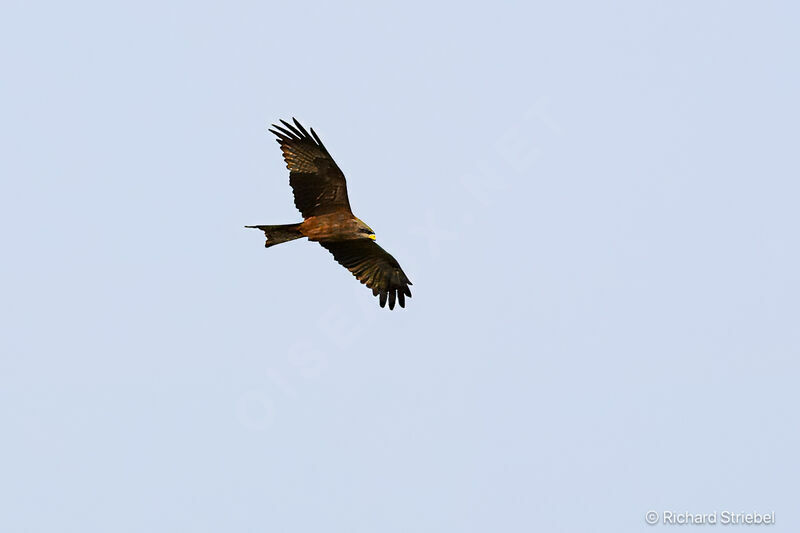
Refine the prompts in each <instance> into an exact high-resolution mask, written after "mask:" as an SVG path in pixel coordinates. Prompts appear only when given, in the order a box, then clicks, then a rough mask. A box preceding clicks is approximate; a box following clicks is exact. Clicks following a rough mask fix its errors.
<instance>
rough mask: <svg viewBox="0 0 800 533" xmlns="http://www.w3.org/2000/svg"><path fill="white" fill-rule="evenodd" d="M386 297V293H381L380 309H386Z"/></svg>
mask: <svg viewBox="0 0 800 533" xmlns="http://www.w3.org/2000/svg"><path fill="white" fill-rule="evenodd" d="M386 296H387V293H386V292H382V293H381V299H380V304H381V307H386Z"/></svg>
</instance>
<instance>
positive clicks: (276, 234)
mask: <svg viewBox="0 0 800 533" xmlns="http://www.w3.org/2000/svg"><path fill="white" fill-rule="evenodd" d="M245 228H254V229H260V230H261V231H263V232H264V235H266V236H267V242H266V243H265V244H264V246H265V247H267V248H269V247H270V246H275V245H276V244H280V243H282V242H289V241H293V240H295V239H299V238H300V237H302V236H303V234H302V233H300V224H281V225H278V226H245Z"/></svg>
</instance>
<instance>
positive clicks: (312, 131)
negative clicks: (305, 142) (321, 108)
mask: <svg viewBox="0 0 800 533" xmlns="http://www.w3.org/2000/svg"><path fill="white" fill-rule="evenodd" d="M311 136H312V137H314V140H315V141H317V144H318V145H319V147H320V148H322V149H323V150H325V153H327V152H328V149H327V148H325V145H324V144H322V139H320V138H319V135H317V132H316V131H314V128H311Z"/></svg>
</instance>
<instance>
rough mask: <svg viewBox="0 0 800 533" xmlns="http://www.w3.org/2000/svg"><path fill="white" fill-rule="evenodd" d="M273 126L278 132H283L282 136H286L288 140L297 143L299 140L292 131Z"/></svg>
mask: <svg viewBox="0 0 800 533" xmlns="http://www.w3.org/2000/svg"><path fill="white" fill-rule="evenodd" d="M273 126H275V127H276V128H278V129H279V130H281V131H282V132H283V134H284V135H286V136H287V137H288V138H289V139H291V140H293V141H299V140H300V138H298V137H297V135H296V134H295V133H293V132H292V131H290V130H287V129H286V128H282V127H280V126H277V125H275V124H273Z"/></svg>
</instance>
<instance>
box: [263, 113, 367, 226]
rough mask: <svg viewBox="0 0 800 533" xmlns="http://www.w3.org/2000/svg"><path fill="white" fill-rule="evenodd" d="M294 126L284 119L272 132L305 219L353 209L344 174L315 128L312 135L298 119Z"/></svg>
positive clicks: (295, 199) (295, 120) (295, 202)
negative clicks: (278, 145)
mask: <svg viewBox="0 0 800 533" xmlns="http://www.w3.org/2000/svg"><path fill="white" fill-rule="evenodd" d="M293 120H294V125H292V124H289V123H288V122H286V121H285V120H281V123H282V124H283V126H278V125H276V124H273V125H272V127H273V128H275V129H271V130H269V131H271V132H272V133H274V134H275V136H276V137H277V141H278V143H279V144H280V145H281V151H282V152H283V159H284V160H285V161H286V168H288V169H289V184H290V185H291V186H292V190H293V191H294V205H296V206H297V209H299V210H300V213H302V215H303V218H308V217H313V216H317V215H324V214H328V213H335V212H339V211H346V212H349V213H352V211H350V201H349V200H348V199H347V183H346V182H345V179H344V174H343V173H342V171H341V170H340V169H339V167H338V166H337V165H336V161H334V160H333V158H332V157H331V154H329V153H328V150H327V149H326V148H325V145H323V144H322V141H320V139H319V137H318V136H317V134H316V133H315V132H314V129H313V128H312V129H311V134H310V135H309V133H308V131H306V129H305V128H304V127H303V126H302V125H301V124H300V123H299V122H298V121H297V119H293Z"/></svg>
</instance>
